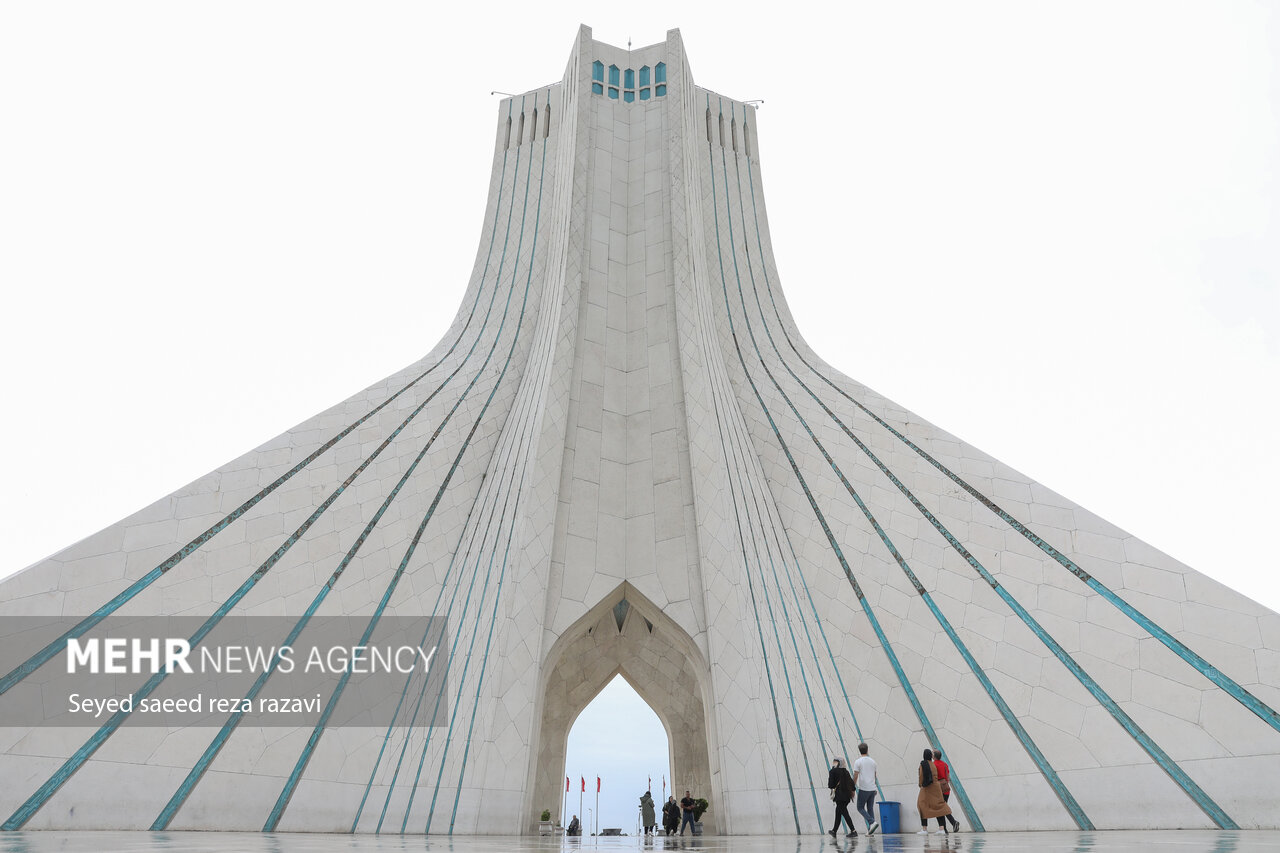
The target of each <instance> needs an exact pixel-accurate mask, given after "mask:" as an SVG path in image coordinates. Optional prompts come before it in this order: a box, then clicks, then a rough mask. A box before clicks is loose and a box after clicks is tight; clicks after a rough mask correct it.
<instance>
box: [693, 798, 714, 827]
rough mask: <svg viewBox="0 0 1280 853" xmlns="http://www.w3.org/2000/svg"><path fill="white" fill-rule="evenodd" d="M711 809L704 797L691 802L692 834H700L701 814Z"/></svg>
mask: <svg viewBox="0 0 1280 853" xmlns="http://www.w3.org/2000/svg"><path fill="white" fill-rule="evenodd" d="M709 808H711V803H709V802H707V798H706V797H698V799H696V800H694V801H693V834H694V835H701V834H702V814H703V812H705V811H706V810H707V809H709Z"/></svg>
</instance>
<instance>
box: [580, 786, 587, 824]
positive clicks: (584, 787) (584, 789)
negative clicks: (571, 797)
mask: <svg viewBox="0 0 1280 853" xmlns="http://www.w3.org/2000/svg"><path fill="white" fill-rule="evenodd" d="M586 792H587V779H586V777H585V776H584V777H583V778H582V790H581V791H579V792H578V819H579V820H581V819H582V795H583V794H585V793H586Z"/></svg>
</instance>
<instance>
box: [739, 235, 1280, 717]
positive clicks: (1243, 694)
mask: <svg viewBox="0 0 1280 853" xmlns="http://www.w3.org/2000/svg"><path fill="white" fill-rule="evenodd" d="M761 255H762V256H763V249H762V250H761ZM769 299H770V301H771V302H772V303H773V309H774V313H775V315H776V316H777V319H778V324H779V326H780V327H781V329H782V331H783V334H784V336H785V337H786V340H787V344H788V346H790V348H791V350H792V351H793V352H794V353H795V354H796V357H797V358H799V359H800V362H801V363H802V364H803V365H804V366H805V367H807V368H808V369H809V370H810V371H811V372H812V373H813V374H814V375H815V376H817V377H818V378H819V379H821V380H822V381H823V382H825V383H826V384H828V385H830V386H831V388H832V389H833V390H834V391H835V392H836V393H837V394H839V395H840V396H841V397H844V398H845V399H846V400H848V401H849V402H850V403H852V404H853V405H854V406H856V407H857V408H858V409H859V410H860V411H862V412H863V413H864V414H865V415H867V416H868V417H870V418H871V419H872V420H874V421H875V422H876V423H877V424H879V425H880V426H881V427H883V428H884V429H885V430H887V431H888V432H889V433H890V434H892V435H893V436H894V437H895V438H897V439H898V440H899V441H901V442H902V443H903V444H905V445H906V446H907V447H909V448H910V449H911V450H913V451H914V452H915V453H916V454H917V455H919V456H920V458H921V459H924V460H925V461H926V462H928V463H929V464H930V465H932V466H933V467H934V468H936V469H937V470H938V471H939V472H941V473H942V474H943V475H944V476H945V477H947V479H949V480H951V481H952V482H953V483H955V484H956V485H957V486H959V487H960V488H962V489H964V490H965V491H966V492H967V493H968V494H969V495H970V496H972V497H973V498H974V499H976V500H977V501H978V502H979V503H981V504H982V505H983V506H985V507H986V508H987V509H988V510H990V511H991V512H993V513H995V515H996V516H998V517H999V518H1000V520H1001V521H1003V522H1005V523H1006V524H1008V525H1009V526H1010V527H1012V528H1013V529H1014V530H1015V531H1017V532H1018V533H1019V534H1020V535H1021V536H1022V537H1023V538H1025V539H1026V540H1027V541H1028V542H1030V543H1032V544H1033V545H1035V546H1036V547H1037V548H1039V549H1040V550H1041V551H1042V552H1044V553H1045V554H1046V555H1048V556H1049V557H1051V558H1052V559H1053V560H1054V561H1055V562H1057V563H1058V564H1059V565H1061V566H1062V567H1063V568H1065V569H1066V570H1067V571H1069V572H1071V573H1072V574H1073V575H1075V576H1076V577H1077V578H1078V579H1079V580H1080V581H1082V582H1083V583H1084V584H1085V585H1087V586H1088V587H1089V588H1090V589H1092V590H1093V591H1094V592H1096V593H1098V594H1099V595H1100V596H1102V597H1103V598H1104V599H1105V600H1106V601H1107V602H1108V603H1110V604H1111V605H1112V606H1114V607H1115V608H1116V609H1117V610H1119V611H1120V612H1121V613H1123V614H1124V615H1125V616H1126V617H1128V618H1129V619H1130V620H1132V621H1133V622H1135V623H1136V624H1138V625H1139V626H1141V627H1142V629H1143V630H1144V631H1146V632H1147V633H1149V634H1150V635H1151V636H1152V637H1154V638H1155V639H1157V640H1159V641H1160V643H1161V644H1162V645H1164V646H1165V647H1166V648H1168V649H1169V650H1170V651H1172V652H1173V653H1174V654H1176V655H1177V656H1178V657H1180V658H1181V659H1182V660H1183V661H1185V662H1186V663H1188V664H1190V665H1191V666H1192V667H1193V668H1195V670H1196V671H1197V672H1199V673H1200V674H1201V675H1203V676H1204V677H1205V678H1206V679H1208V680H1209V681H1210V682H1212V683H1213V684H1214V685H1216V686H1217V687H1219V688H1221V689H1222V690H1224V691H1226V692H1227V694H1228V695H1230V696H1231V697H1232V698H1233V699H1235V700H1236V701H1237V702H1239V703H1240V704H1241V705H1243V706H1244V707H1246V708H1248V709H1249V711H1251V712H1252V713H1253V714H1255V715H1257V716H1258V718H1259V719H1261V720H1262V721H1263V722H1265V723H1266V724H1267V725H1269V726H1271V728H1273V729H1275V730H1276V731H1280V712H1277V711H1276V710H1275V709H1273V708H1272V707H1271V706H1270V705H1268V704H1267V703H1266V702H1264V701H1262V700H1261V699H1259V698H1258V697H1257V696H1254V695H1253V694H1252V693H1251V692H1250V691H1249V690H1247V689H1246V688H1245V687H1243V686H1242V685H1240V683H1239V682H1237V681H1235V680H1234V679H1232V678H1231V677H1230V676H1228V675H1227V674H1225V673H1224V672H1222V671H1221V670H1219V669H1218V668H1217V667H1215V666H1214V665H1213V664H1211V663H1209V661H1207V660H1205V658H1203V657H1201V656H1200V655H1199V654H1197V653H1196V652H1195V651H1194V650H1192V649H1191V648H1190V647H1189V646H1187V645H1186V644H1185V643H1183V642H1182V641H1181V640H1179V639H1178V638H1177V637H1175V636H1173V635H1172V634H1170V633H1169V632H1168V631H1167V630H1165V629H1164V628H1163V627H1161V626H1160V625H1159V624H1157V623H1156V622H1155V621H1154V620H1152V619H1151V618H1149V617H1148V616H1146V615H1145V614H1144V613H1142V611H1140V610H1138V609H1137V608H1136V607H1134V606H1133V605H1132V604H1130V603H1129V602H1127V601H1126V600H1125V599H1124V598H1123V597H1122V596H1120V595H1119V594H1118V593H1116V592H1115V591H1114V590H1112V589H1111V588H1110V587H1108V586H1106V585H1105V584H1103V583H1102V582H1101V581H1099V580H1098V579H1097V578H1095V577H1093V576H1092V575H1091V574H1089V573H1088V572H1087V571H1085V570H1084V569H1082V568H1081V567H1080V566H1079V565H1077V564H1076V563H1075V562H1074V561H1073V560H1071V559H1070V558H1069V557H1067V556H1066V555H1065V554H1063V553H1061V552H1060V551H1058V550H1057V549H1056V548H1054V547H1053V546H1052V545H1050V544H1049V543H1048V542H1046V541H1045V540H1044V539H1042V538H1041V537H1040V536H1038V535H1037V534H1036V533H1035V532H1034V531H1033V530H1031V529H1030V528H1029V527H1027V526H1026V525H1024V524H1023V523H1022V522H1020V521H1018V520H1017V519H1016V518H1014V517H1013V516H1012V515H1010V514H1009V513H1008V512H1006V511H1005V510H1004V509H1003V508H1001V507H1000V506H999V505H998V504H996V502H995V501H993V500H991V498H989V497H988V496H986V495H984V494H983V493H982V492H980V491H978V490H977V489H976V488H974V487H973V486H972V485H971V484H970V483H969V482H967V481H966V480H965V479H964V478H963V477H961V476H960V475H959V474H956V473H955V472H954V471H952V470H951V469H950V468H948V467H947V466H946V465H944V464H942V463H941V462H939V461H938V460H937V459H935V458H934V457H933V456H932V455H931V454H930V453H929V452H928V451H926V450H925V449H923V448H922V447H920V446H918V445H917V444H916V443H915V442H913V441H912V440H911V439H909V438H908V437H907V436H906V435H904V434H903V433H902V432H900V431H899V430H897V429H895V428H894V427H893V425H891V424H889V423H888V422H887V421H885V420H884V419H883V418H881V417H880V416H879V415H877V414H876V413H875V412H873V411H871V410H870V409H869V408H867V407H866V406H865V405H863V404H862V403H861V402H860V401H858V400H856V399H854V398H853V397H852V396H851V395H850V394H849V393H848V392H846V391H845V390H844V389H843V388H841V387H840V386H839V385H837V384H836V383H835V382H833V381H832V380H831V379H830V378H828V377H827V376H826V375H825V374H823V373H822V372H821V371H820V370H818V369H817V368H816V367H814V366H813V365H812V364H811V363H810V362H809V360H808V359H807V358H805V356H804V354H803V353H801V352H800V349H799V347H797V346H796V344H795V342H794V341H793V340H792V339H791V333H790V332H789V331H788V329H787V324H786V323H785V322H784V321H783V319H782V314H781V311H780V309H779V308H778V305H777V300H776V299H775V298H774V296H773V289H772V288H769Z"/></svg>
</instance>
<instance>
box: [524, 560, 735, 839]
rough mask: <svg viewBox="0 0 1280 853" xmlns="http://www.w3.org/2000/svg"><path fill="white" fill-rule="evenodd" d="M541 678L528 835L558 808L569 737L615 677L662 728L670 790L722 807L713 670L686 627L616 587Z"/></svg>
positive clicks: (711, 826)
mask: <svg viewBox="0 0 1280 853" xmlns="http://www.w3.org/2000/svg"><path fill="white" fill-rule="evenodd" d="M543 672H544V673H545V674H544V676H543V681H542V683H541V685H540V688H539V700H538V702H539V706H540V711H539V712H538V716H539V718H540V722H539V727H538V731H537V733H536V735H535V740H534V742H533V744H531V746H532V751H531V756H530V757H531V766H530V768H529V778H528V781H527V783H526V785H525V792H526V793H525V798H524V804H523V811H522V819H521V825H522V826H523V827H524V830H525V831H526V832H530V833H532V832H536V830H537V818H538V813H539V812H540V811H541V810H542V809H543V808H547V807H548V805H547V804H557V805H558V804H560V802H561V801H560V797H561V796H563V794H564V779H563V777H562V776H561V770H562V769H563V768H564V759H565V749H566V747H567V745H568V738H569V731H570V729H572V727H573V723H574V721H575V720H577V718H578V715H579V714H580V713H582V710H583V709H584V708H586V707H587V705H589V704H591V702H592V700H594V699H595V698H596V696H597V695H598V694H599V693H600V691H601V690H603V689H604V688H605V686H606V685H607V684H608V683H609V682H610V681H612V680H613V678H614V676H615V675H621V676H622V677H623V678H624V679H626V681H627V683H628V684H630V685H631V687H632V689H634V690H635V691H636V693H637V694H639V696H640V698H641V699H643V700H644V701H645V703H646V704H648V705H649V707H650V708H652V709H653V711H654V713H655V714H657V715H658V719H659V720H661V721H662V725H663V727H664V728H665V729H666V730H667V741H668V749H669V757H668V761H669V765H670V767H671V771H672V776H671V781H672V786H673V789H674V788H677V787H678V788H680V789H684V788H688V789H689V790H694V791H706V792H708V793H706V794H705V796H707V797H708V798H709V799H711V800H712V801H713V802H723V798H722V796H721V792H720V791H719V790H718V788H717V787H716V786H717V785H718V784H719V774H718V773H717V772H716V769H717V768H716V767H715V766H713V764H712V762H713V761H714V760H715V755H716V754H715V752H714V751H713V750H712V749H711V748H710V746H709V744H711V743H714V742H716V740H715V737H714V732H713V728H714V723H715V721H714V718H713V717H712V716H711V715H710V713H709V711H710V709H711V708H712V705H711V702H710V697H711V692H710V688H711V669H710V667H709V666H708V664H707V662H706V659H705V658H704V657H703V654H702V652H701V651H700V650H699V649H698V646H697V644H696V643H695V642H694V641H693V639H692V638H691V637H690V636H689V635H688V634H687V633H686V632H685V631H684V629H682V628H681V627H680V626H679V625H678V624H676V623H675V622H674V621H673V620H672V619H671V617H669V616H667V615H666V614H665V613H663V612H662V610H661V609H660V608H658V607H657V606H656V605H655V604H654V603H653V602H651V601H649V599H647V598H646V597H645V596H644V595H643V594H641V593H640V592H639V591H637V590H636V589H635V588H634V587H632V586H631V585H630V584H628V583H625V582H624V583H622V584H620V585H619V586H618V587H617V588H615V589H614V590H613V592H611V593H610V594H608V595H606V596H605V597H604V598H602V599H601V600H600V601H599V602H598V603H597V604H596V606H595V607H593V608H591V610H589V611H587V613H586V614H584V615H583V616H582V617H581V618H580V619H578V621H577V622H575V623H574V624H573V625H571V626H570V627H569V628H567V629H566V630H565V631H564V633H562V634H561V635H560V638H559V639H558V640H557V641H556V642H555V644H554V645H553V646H552V647H551V649H550V651H549V652H548V653H547V655H546V658H545V660H544V663H543ZM672 672H674V673H675V675H674V676H672V675H671V673H672ZM704 821H705V822H706V823H707V831H708V832H716V831H719V832H724V831H725V829H726V828H727V827H725V826H724V824H723V821H724V817H723V816H717V815H713V814H712V813H711V812H708V813H707V815H706V816H705V817H704ZM717 828H718V829H717Z"/></svg>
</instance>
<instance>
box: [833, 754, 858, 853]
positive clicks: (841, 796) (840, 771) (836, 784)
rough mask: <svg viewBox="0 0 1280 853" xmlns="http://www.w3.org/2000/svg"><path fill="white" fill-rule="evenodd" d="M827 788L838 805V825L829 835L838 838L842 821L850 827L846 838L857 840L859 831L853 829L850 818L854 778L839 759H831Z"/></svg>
mask: <svg viewBox="0 0 1280 853" xmlns="http://www.w3.org/2000/svg"><path fill="white" fill-rule="evenodd" d="M827 787H828V788H830V789H831V799H832V800H834V801H835V804H836V825H835V826H833V827H831V829H830V831H828V832H827V835H830V836H831V837H832V838H835V837H836V832H838V831H839V829H840V821H841V820H843V821H844V822H845V823H847V824H848V825H849V831H848V832H846V833H845V835H846V836H849V837H853V838H856V837H857V835H858V830H856V829H854V828H853V818H851V817H849V801H850V800H852V799H853V777H852V776H850V775H849V771H848V769H846V768H845V766H844V762H843V761H841V760H840V759H839V758H833V759H831V771H830V772H829V773H827Z"/></svg>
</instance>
